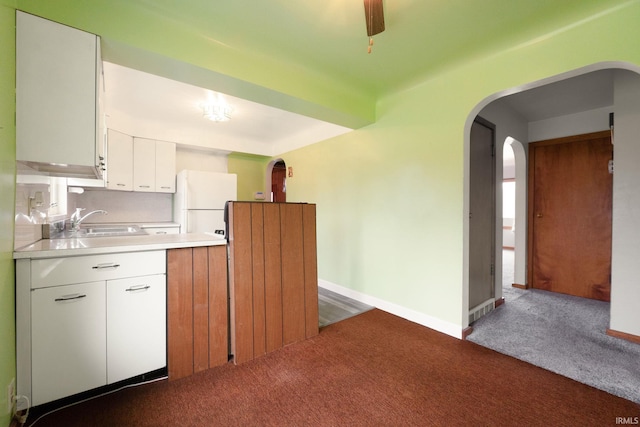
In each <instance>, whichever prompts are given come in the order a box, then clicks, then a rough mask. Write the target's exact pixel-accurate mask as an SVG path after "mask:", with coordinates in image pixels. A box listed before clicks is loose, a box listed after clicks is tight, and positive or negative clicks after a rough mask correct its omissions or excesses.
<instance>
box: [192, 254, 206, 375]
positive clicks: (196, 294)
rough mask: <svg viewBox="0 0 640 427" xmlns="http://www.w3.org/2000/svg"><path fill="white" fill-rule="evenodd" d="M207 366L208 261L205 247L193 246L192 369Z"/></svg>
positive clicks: (203, 368) (196, 369)
mask: <svg viewBox="0 0 640 427" xmlns="http://www.w3.org/2000/svg"><path fill="white" fill-rule="evenodd" d="M207 368H209V261H208V256H207V248H206V247H201V248H193V371H194V372H200V371H204V370H205V369H207Z"/></svg>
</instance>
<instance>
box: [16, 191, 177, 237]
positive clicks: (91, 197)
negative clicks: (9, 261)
mask: <svg viewBox="0 0 640 427" xmlns="http://www.w3.org/2000/svg"><path fill="white" fill-rule="evenodd" d="M52 189H53V190H52ZM52 191H56V189H55V188H54V186H52V185H48V184H43V183H18V184H17V185H16V211H15V215H16V216H15V236H14V248H15V249H17V248H20V247H23V246H26V245H29V244H31V243H33V242H35V241H38V240H40V239H41V238H42V224H44V223H47V222H49V223H51V222H54V221H59V220H61V219H68V218H69V217H70V216H71V214H72V213H73V212H75V210H76V208H82V209H84V210H83V211H82V213H83V214H85V215H86V214H87V213H89V212H91V211H93V210H97V209H102V210H105V211H107V212H108V213H107V215H100V214H96V215H93V216H91V217H89V218H87V219H86V220H85V223H86V224H104V223H128V224H143V223H156V222H171V221H172V220H173V194H170V193H143V192H130V191H113V190H104V189H101V188H86V189H85V191H84V193H82V194H77V193H67V192H66V186H64V187H63V189H62V190H61V191H62V193H63V194H58V195H57V200H60V203H61V204H63V205H66V213H65V209H64V207H58V206H57V204H56V202H55V201H54V202H53V203H52V202H51V200H52ZM53 198H56V197H53ZM29 199H31V200H32V202H31V211H29V207H30V205H29ZM36 201H37V202H36Z"/></svg>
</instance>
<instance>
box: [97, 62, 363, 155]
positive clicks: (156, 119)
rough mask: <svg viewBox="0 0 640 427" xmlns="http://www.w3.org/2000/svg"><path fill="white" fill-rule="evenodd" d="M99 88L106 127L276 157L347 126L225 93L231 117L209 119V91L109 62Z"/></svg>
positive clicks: (211, 147) (206, 147)
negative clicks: (206, 104) (205, 108)
mask: <svg viewBox="0 0 640 427" xmlns="http://www.w3.org/2000/svg"><path fill="white" fill-rule="evenodd" d="M104 88H105V95H104V98H105V102H104V103H105V112H106V116H107V126H108V127H109V128H110V129H115V130H118V131H121V132H123V133H126V134H128V135H132V136H137V137H144V138H151V139H159V140H164V141H173V142H176V143H179V144H185V145H188V146H192V147H197V148H200V149H211V150H216V151H224V152H232V151H235V152H243V153H251V154H259V155H265V156H276V155H279V154H282V153H285V152H287V151H291V150H294V149H296V148H299V147H303V146H305V145H309V144H313V143H316V142H319V141H322V140H325V139H328V138H332V137H334V136H337V135H340V134H343V133H346V132H349V131H350V130H351V129H348V128H346V127H342V126H338V125H335V124H332V123H327V122H323V121H320V120H317V119H312V118H310V117H306V116H303V115H300V114H294V113H290V112H288V111H284V110H280V109H277V108H273V107H269V106H266V105H262V104H258V103H255V102H252V101H247V100H244V99H240V98H236V97H232V96H228V95H223V96H224V99H225V100H226V102H227V103H228V104H229V105H230V106H231V107H232V109H233V112H232V115H231V120H230V121H228V122H212V121H210V120H207V119H205V118H204V117H203V110H202V104H203V103H204V102H206V101H207V100H208V99H209V98H210V97H211V96H213V94H214V92H212V91H210V90H208V89H203V88H199V87H196V86H192V85H189V84H186V83H182V82H178V81H175V80H170V79H166V78H164V77H159V76H155V75H153V74H148V73H144V72H141V71H137V70H133V69H131V68H126V67H122V66H120V65H116V64H112V63H109V62H104Z"/></svg>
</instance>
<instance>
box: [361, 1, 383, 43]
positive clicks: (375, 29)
mask: <svg viewBox="0 0 640 427" xmlns="http://www.w3.org/2000/svg"><path fill="white" fill-rule="evenodd" d="M364 17H365V20H366V22H367V36H369V37H371V36H374V35H376V34H378V33H381V32H383V31H384V13H383V10H382V0H364Z"/></svg>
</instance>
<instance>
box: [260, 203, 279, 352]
mask: <svg viewBox="0 0 640 427" xmlns="http://www.w3.org/2000/svg"><path fill="white" fill-rule="evenodd" d="M264 272H265V284H264V288H265V320H266V338H267V342H266V350H267V352H271V351H273V350H276V349H278V348H281V347H282V285H281V284H282V256H281V253H280V205H278V204H274V203H267V204H265V205H264Z"/></svg>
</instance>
